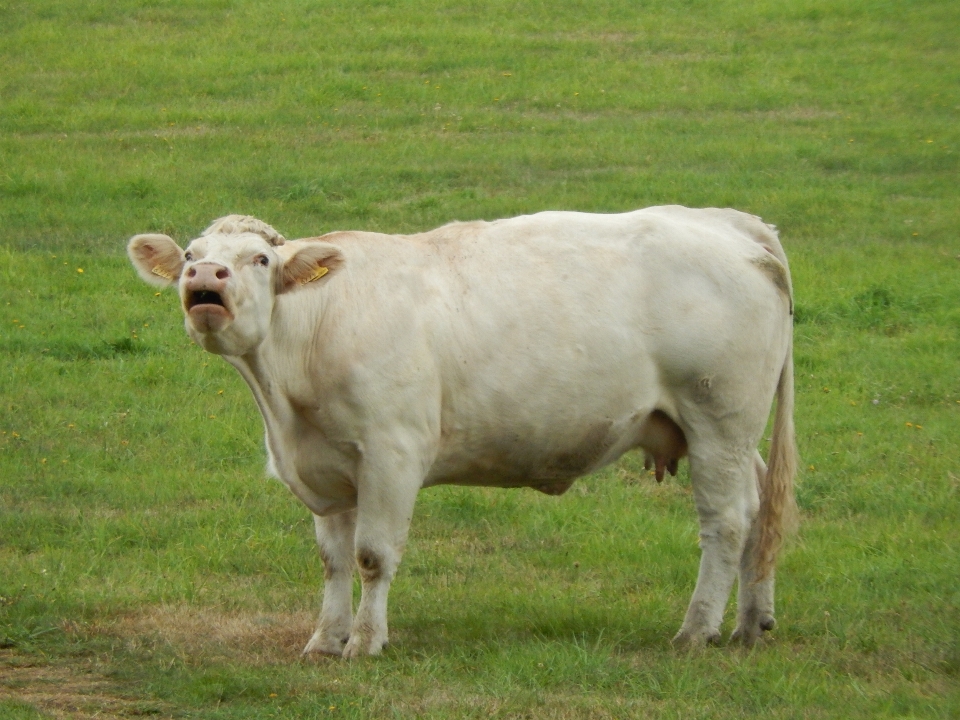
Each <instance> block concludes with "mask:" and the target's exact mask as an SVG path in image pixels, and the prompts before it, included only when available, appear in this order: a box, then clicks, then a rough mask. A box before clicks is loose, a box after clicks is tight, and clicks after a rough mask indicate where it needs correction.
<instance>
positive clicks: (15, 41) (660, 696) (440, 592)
mask: <svg viewBox="0 0 960 720" xmlns="http://www.w3.org/2000/svg"><path fill="white" fill-rule="evenodd" d="M958 27H960V5H958V4H956V3H950V2H944V1H943V0H928V1H923V0H915V1H912V2H889V1H887V0H863V1H858V0H851V1H849V2H841V1H840V0H802V1H801V0H783V1H781V2H773V1H772V0H747V1H745V2H744V1H737V2H734V1H732V0H714V1H713V2H706V1H700V0H650V1H648V2H628V1H627V0H598V1H597V2H593V3H586V2H558V3H552V4H550V3H543V2H532V1H531V2H527V3H520V2H503V1H502V0H500V1H498V0H493V1H492V2H486V3H478V2H470V1H469V0H458V1H457V2H451V1H449V0H447V1H445V2H443V1H438V2H434V3H428V2H423V1H418V0H393V1H390V0H386V1H383V2H374V1H372V0H370V1H368V2H363V1H362V0H361V1H359V2H354V3H332V2H326V0H319V1H314V2H307V1H306V0H277V1H276V2H272V3H257V2H252V1H245V0H195V1H194V2H187V1H186V0H111V1H110V2H107V1H106V0H89V1H88V2H83V3H81V2H68V0H30V1H29V2H28V1H27V0H0V67H2V68H3V70H2V71H0V228H2V234H0V718H16V719H22V720H26V719H31V720H33V719H35V718H61V717H80V718H86V717H91V718H92V717H107V718H111V717H117V718H119V717H129V716H134V715H153V716H157V717H178V718H179V717H186V718H224V719H227V718H230V719H232V718H297V717H310V718H314V717H327V716H329V717H354V718H367V717H414V716H416V717H429V718H448V717H477V718H480V717H483V718H486V717H498V718H564V719H565V718H633V717H642V718H646V717H665V718H666V717H671V718H673V717H680V718H685V719H686V718H711V719H713V718H840V717H843V718H886V717H891V718H893V717H896V718H955V717H958V716H960V681H958V680H960V678H958V674H960V583H958V577H960V550H958V545H960V443H958V427H960V45H958V43H957V28H958ZM663 203H681V204H685V205H691V206H732V207H737V208H739V209H742V210H746V211H749V212H753V213H755V214H758V215H761V216H762V217H763V218H764V219H766V220H767V221H768V222H772V223H775V224H776V225H778V226H779V228H780V231H781V238H782V240H783V243H784V246H785V247H786V250H787V252H788V254H789V256H790V259H791V263H792V271H793V277H794V285H795V288H796V303H797V314H796V321H797V325H796V330H795V332H796V363H797V390H798V394H797V427H798V441H799V445H800V451H801V453H802V457H803V463H802V468H803V469H802V473H801V476H800V478H799V480H798V482H799V486H798V499H799V503H800V506H801V509H802V511H803V522H802V526H801V530H800V533H799V535H798V536H797V538H796V539H795V540H794V541H793V543H792V545H791V547H790V549H789V550H788V551H787V553H786V554H785V556H784V557H783V560H782V562H781V565H780V570H779V575H778V620H779V625H778V628H777V629H776V630H775V632H774V633H773V635H772V637H771V638H770V639H769V640H767V641H766V642H765V643H763V644H762V645H761V646H759V647H757V648H756V649H754V650H753V651H751V652H745V651H743V650H737V649H733V648H727V647H721V648H711V649H708V650H706V651H704V652H702V653H697V654H692V655H687V654H683V653H679V652H676V651H674V650H673V649H672V648H671V646H670V638H671V637H672V635H673V633H674V632H675V631H676V629H677V628H678V627H679V624H680V621H681V619H682V617H683V613H684V610H685V607H686V602H687V600H688V599H689V595H690V592H691V591H692V588H693V584H694V581H695V578H696V568H697V563H698V559H699V551H698V548H697V527H696V521H695V514H694V511H693V504H692V501H691V498H690V493H689V482H688V479H687V476H686V474H685V467H684V472H681V475H680V477H678V478H675V479H674V478H670V479H668V480H667V481H666V482H664V483H663V485H661V486H658V485H657V484H656V483H655V482H654V480H653V478H651V477H649V476H648V475H647V474H646V473H645V472H644V471H643V470H642V459H640V458H636V457H627V458H626V459H624V460H623V461H622V462H621V463H620V464H618V465H617V466H615V467H612V468H609V469H608V470H606V471H604V472H602V473H600V474H598V475H596V476H593V477H590V478H588V479H586V480H584V481H582V482H579V483H578V484H577V485H576V486H574V489H573V490H571V492H570V493H568V494H567V495H565V496H564V497H562V498H559V499H557V498H549V497H545V496H541V495H538V494H536V493H533V492H530V491H505V490H501V491H493V490H479V489H452V488H440V489H434V490H430V491H426V492H424V493H423V494H422V495H421V498H420V502H419V504H418V507H417V516H416V517H415V518H414V525H413V531H412V534H411V541H410V544H409V549H408V551H407V555H406V557H405V559H404V562H403V564H402V566H401V570H400V573H399V575H398V578H397V580H396V582H395V583H394V586H393V590H392V592H391V612H390V621H391V646H390V648H389V649H388V651H387V652H386V654H385V655H384V656H382V657H380V658H377V659H372V660H363V661H358V662H342V661H331V660H307V661H302V660H300V659H299V657H298V653H299V650H300V648H301V647H302V646H303V644H304V643H305V642H306V640H307V639H308V637H309V635H310V632H311V630H312V624H313V621H314V618H315V614H316V612H317V611H318V610H319V594H318V593H319V590H320V587H321V583H322V569H321V566H320V561H319V558H318V556H317V552H316V549H315V546H314V542H313V537H312V523H311V521H310V518H309V513H308V512H307V510H306V509H305V508H304V507H302V506H301V505H299V503H298V502H297V501H296V500H295V499H294V498H293V497H292V496H291V495H290V494H289V493H288V492H287V491H286V490H285V489H284V488H283V487H281V486H280V485H279V483H276V482H274V481H269V480H266V479H265V478H264V471H263V468H264V464H265V457H264V452H263V449H262V426H261V423H260V419H259V416H258V413H257V410H256V407H255V405H254V403H253V401H252V398H251V397H250V396H249V392H248V391H247V389H246V387H245V386H244V385H243V384H242V382H241V381H240V379H239V377H237V376H236V374H235V373H234V371H233V370H232V369H231V368H229V367H228V366H227V365H226V364H225V363H224V362H223V361H221V360H220V359H219V358H216V357H214V356H211V355H206V354H204V353H203V352H202V351H201V350H200V349H199V348H197V347H195V346H193V345H191V343H190V342H189V340H188V339H187V337H186V335H185V334H184V332H183V329H182V318H181V312H180V310H179V309H178V307H177V302H176V299H175V297H174V295H173V294H171V293H164V294H160V295H155V294H154V291H153V290H152V289H151V288H149V287H148V286H146V285H144V284H143V283H141V282H140V281H139V280H138V279H137V278H136V276H135V274H134V271H133V270H132V268H131V267H130V266H129V264H128V262H127V261H126V258H125V256H124V255H123V249H124V245H125V241H126V239H127V238H129V237H130V236H131V235H133V234H135V233H138V232H150V231H162V232H167V233H169V234H172V235H173V236H174V237H176V238H177V239H178V240H180V241H185V240H187V239H189V238H191V237H194V236H196V235H197V234H198V233H199V232H200V231H201V230H202V229H203V228H204V227H206V225H207V224H208V223H209V222H210V221H211V220H212V219H214V218H216V217H219V216H222V215H225V214H228V213H235V212H237V213H245V214H253V215H257V216H258V217H261V218H262V219H264V220H266V221H267V222H269V223H271V224H272V225H274V226H275V227H276V228H277V229H278V230H280V232H282V233H283V234H285V235H286V236H287V237H297V236H303V235H315V234H319V233H321V232H325V231H328V230H333V229H368V230H380V231H384V232H412V231H418V230H424V229H428V228H431V227H434V226H436V225H439V224H442V223H444V222H448V221H450V220H453V219H461V220H468V219H474V218H486V219H494V218H497V217H505V216H509V215H514V214H519V213H526V212H535V211H538V210H544V209H571V210H586V211H597V212H618V211H624V210H630V209H634V208H637V207H643V206H647V205H653V204H663ZM731 610H732V608H731ZM728 615H729V616H730V617H728V623H727V625H726V626H725V629H726V632H729V630H730V629H731V622H732V612H728Z"/></svg>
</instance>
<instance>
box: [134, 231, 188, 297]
mask: <svg viewBox="0 0 960 720" xmlns="http://www.w3.org/2000/svg"><path fill="white" fill-rule="evenodd" d="M127 255H129V256H130V262H132V263H133V266H134V267H135V268H136V269H137V273H139V275H140V277H141V278H143V279H144V281H146V282H148V283H150V284H151V285H156V286H157V287H168V286H170V285H173V284H174V283H176V282H177V280H179V279H180V272H181V271H182V270H183V250H181V249H180V246H179V245H177V244H176V243H175V242H174V241H173V240H171V239H170V238H169V237H167V236H166V235H135V236H133V237H132V238H130V242H129V243H127Z"/></svg>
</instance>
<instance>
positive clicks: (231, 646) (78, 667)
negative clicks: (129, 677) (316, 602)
mask: <svg viewBox="0 0 960 720" xmlns="http://www.w3.org/2000/svg"><path fill="white" fill-rule="evenodd" d="M314 622H315V617H314V616H313V615H312V614H311V613H306V612H303V613H257V612H223V611H218V610H216V609H198V608H190V607H184V606H160V607H152V608H145V609H144V610H143V611H141V612H139V613H136V614H131V615H126V616H121V617H119V618H117V619H114V620H100V621H95V622H90V623H77V622H73V621H67V622H65V623H64V624H63V626H62V629H63V631H64V632H65V633H66V635H67V636H68V637H73V638H75V639H76V640H78V641H84V640H91V639H95V638H112V639H115V640H117V641H119V642H120V643H122V645H123V647H124V648H126V649H127V650H128V651H129V652H131V653H133V654H134V655H137V656H140V657H150V656H159V657H160V658H171V659H175V660H176V661H179V662H182V663H184V664H185V665H191V666H197V665H203V664H207V663H216V662H230V663H238V664H243V665H248V666H257V665H261V666H262V665H272V664H291V663H295V662H297V661H298V660H299V658H300V652H301V650H302V649H303V646H304V645H306V643H307V640H309V639H310V635H311V633H312V632H313V629H314ZM105 672H106V669H105V666H103V665H102V664H101V663H100V662H99V661H98V660H96V659H92V658H83V659H79V660H72V661H68V662H60V661H54V662H47V661H46V660H45V659H44V658H42V657H38V656H33V655H24V654H21V653H18V652H17V651H16V650H0V701H16V702H19V703H25V704H27V705H30V706H33V707H34V708H35V709H36V710H38V711H40V712H42V713H45V714H46V715H49V716H50V717H52V718H56V719H57V720H60V718H71V719H72V718H79V719H80V720H86V718H108V719H109V718H128V717H134V716H143V715H149V716H151V717H157V718H165V717H171V708H170V707H169V706H167V705H165V704H164V703H162V702H159V701H154V700H151V699H142V698H138V697H137V695H138V692H137V689H136V687H135V686H133V685H131V684H130V683H122V682H118V681H116V680H113V679H111V678H109V677H108V676H107V675H106V674H105Z"/></svg>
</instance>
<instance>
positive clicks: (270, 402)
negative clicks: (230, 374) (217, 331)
mask: <svg viewBox="0 0 960 720" xmlns="http://www.w3.org/2000/svg"><path fill="white" fill-rule="evenodd" d="M224 359H225V360H226V361H227V362H229V363H230V364H231V365H233V366H234V367H235V368H236V369H237V372H239V373H240V376H241V377H242V378H243V379H244V380H245V381H246V383H247V385H249V386H250V391H251V392H252V393H253V398H254V400H256V403H257V407H259V408H260V414H261V415H262V416H263V425H264V430H265V431H266V442H267V450H268V452H269V453H270V461H271V469H272V470H273V472H275V473H276V475H277V477H278V478H279V479H280V480H281V481H283V483H284V484H285V485H286V486H287V487H288V488H290V490H291V492H293V494H294V495H295V496H296V497H297V498H298V499H299V500H300V501H301V502H302V503H303V504H304V505H306V506H307V507H308V508H310V510H312V511H313V512H314V513H316V514H317V515H325V514H327V512H328V511H329V506H330V503H329V502H328V501H327V500H324V499H323V498H321V497H320V496H318V495H317V494H316V493H314V492H313V491H312V490H311V489H310V488H309V487H307V486H306V485H305V484H304V483H303V481H301V479H300V476H299V474H298V473H297V470H296V468H295V467H294V465H293V463H292V462H291V461H290V458H291V455H292V453H290V452H288V451H287V449H286V448H285V447H284V446H283V438H284V437H289V435H290V433H289V432H284V429H285V428H286V427H288V426H289V424H290V422H291V421H292V420H293V416H294V412H293V408H292V406H291V404H290V401H289V400H288V399H287V397H286V395H285V394H284V393H283V392H282V391H281V388H280V386H279V384H278V383H277V380H276V378H274V377H272V376H271V373H270V367H271V363H270V362H267V361H266V360H265V358H264V357H263V352H262V350H260V349H257V350H255V351H253V352H251V353H248V354H247V355H243V356H226V355H225V356H224Z"/></svg>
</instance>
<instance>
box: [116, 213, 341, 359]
mask: <svg viewBox="0 0 960 720" xmlns="http://www.w3.org/2000/svg"><path fill="white" fill-rule="evenodd" d="M283 243H284V239H283V236H282V235H280V234H279V233H278V232H277V231H276V230H274V229H273V228H272V227H270V226H269V225H267V224H266V223H264V222H261V221H260V220H257V219H256V218H252V217H249V216H245V215H228V216H227V217H224V218H220V219H219V220H216V221H215V222H214V223H213V224H212V225H211V226H210V227H208V228H207V229H206V230H204V231H203V234H201V235H200V237H198V238H197V239H196V240H194V241H193V242H191V243H190V244H189V245H188V246H187V248H186V250H181V249H180V247H179V246H178V245H177V244H176V243H175V242H174V241H173V240H172V239H170V238H169V237H167V236H166V235H137V236H135V237H133V238H131V239H130V242H129V243H128V244H127V254H128V255H129V256H130V261H131V262H132V263H133V266H134V267H135V268H136V269H137V272H138V273H139V274H140V277H141V278H143V279H144V280H145V281H146V282H148V283H150V284H151V285H156V286H158V287H170V286H173V285H178V286H179V289H180V301H181V303H182V305H183V312H184V315H185V316H186V319H185V325H186V328H187V333H188V334H189V335H190V337H192V338H193V339H194V340H195V341H196V342H197V343H198V344H199V345H201V346H203V347H204V348H205V349H207V350H209V351H210V352H213V353H217V354H219V355H243V354H245V353H247V352H249V351H250V350H252V349H253V348H255V347H256V346H257V345H259V344H260V343H261V342H262V341H263V339H264V338H265V337H266V336H267V332H268V330H269V327H270V318H271V316H272V314H273V305H274V299H275V298H276V296H277V295H279V294H281V293H285V292H290V291H292V290H296V289H297V288H300V287H302V286H303V285H306V284H307V283H311V284H312V283H314V282H324V281H326V279H327V277H329V275H328V273H330V272H331V271H335V270H336V269H337V268H338V267H339V266H340V265H341V264H342V262H343V256H342V255H341V253H340V250H339V249H338V248H337V247H336V246H334V245H329V244H327V243H324V242H311V243H308V244H304V245H303V246H301V247H298V248H297V249H296V250H295V251H293V252H292V253H291V252H286V248H284V249H283V251H278V248H279V247H280V246H281V245H283ZM288 247H290V246H288Z"/></svg>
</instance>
